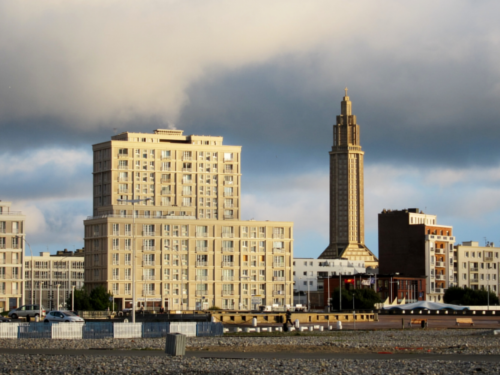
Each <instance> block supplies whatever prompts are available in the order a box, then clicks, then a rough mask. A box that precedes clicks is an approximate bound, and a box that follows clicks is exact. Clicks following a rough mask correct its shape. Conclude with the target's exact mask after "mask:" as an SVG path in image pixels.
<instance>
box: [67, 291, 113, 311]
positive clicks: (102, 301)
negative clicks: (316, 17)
mask: <svg viewBox="0 0 500 375" xmlns="http://www.w3.org/2000/svg"><path fill="white" fill-rule="evenodd" d="M111 297H112V294H111V293H109V292H108V291H107V290H106V289H105V288H104V287H103V286H97V287H95V288H94V289H92V290H91V291H90V293H88V292H87V291H86V290H85V289H84V288H82V289H75V308H74V309H75V310H77V311H94V310H97V311H99V310H101V311H102V310H107V309H108V308H109V309H110V310H111V309H112V302H111V301H110V298H111ZM66 306H68V307H70V306H71V294H70V295H69V297H68V299H67V300H66ZM115 306H116V305H115Z"/></svg>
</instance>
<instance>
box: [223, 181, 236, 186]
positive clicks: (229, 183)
mask: <svg viewBox="0 0 500 375" xmlns="http://www.w3.org/2000/svg"><path fill="white" fill-rule="evenodd" d="M224 185H234V181H224Z"/></svg>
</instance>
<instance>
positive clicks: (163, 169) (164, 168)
mask: <svg viewBox="0 0 500 375" xmlns="http://www.w3.org/2000/svg"><path fill="white" fill-rule="evenodd" d="M171 170H172V168H170V167H161V168H160V171H162V172H170V171H171Z"/></svg>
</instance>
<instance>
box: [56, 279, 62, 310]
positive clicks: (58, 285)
mask: <svg viewBox="0 0 500 375" xmlns="http://www.w3.org/2000/svg"><path fill="white" fill-rule="evenodd" d="M56 286H57V310H59V309H60V307H59V287H60V286H61V284H57V285H56Z"/></svg>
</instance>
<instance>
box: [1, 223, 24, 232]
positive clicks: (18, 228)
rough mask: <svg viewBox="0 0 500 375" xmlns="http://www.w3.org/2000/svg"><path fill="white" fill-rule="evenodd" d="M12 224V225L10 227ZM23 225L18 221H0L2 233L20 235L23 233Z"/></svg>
mask: <svg viewBox="0 0 500 375" xmlns="http://www.w3.org/2000/svg"><path fill="white" fill-rule="evenodd" d="M8 223H10V225H8ZM21 224H22V223H20V222H18V221H9V222H7V221H0V233H11V234H20V233H23V231H22V225H21Z"/></svg>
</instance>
